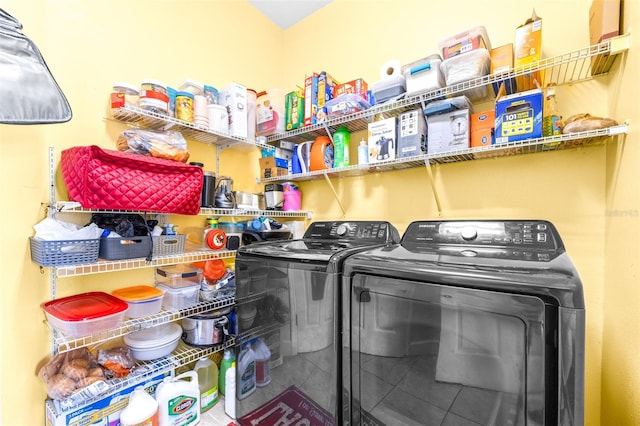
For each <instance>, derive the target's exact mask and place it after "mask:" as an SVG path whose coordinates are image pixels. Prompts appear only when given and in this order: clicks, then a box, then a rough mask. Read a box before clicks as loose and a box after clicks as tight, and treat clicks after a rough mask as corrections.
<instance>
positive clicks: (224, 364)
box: [218, 349, 235, 398]
mask: <svg viewBox="0 0 640 426" xmlns="http://www.w3.org/2000/svg"><path fill="white" fill-rule="evenodd" d="M233 361H234V359H233V352H231V349H225V350H224V355H223V357H222V361H221V362H220V374H219V383H218V391H219V392H220V394H221V395H226V392H227V391H226V387H227V370H228V369H229V368H231V364H233ZM229 394H230V396H231V397H232V398H235V393H234V390H233V389H230V390H229Z"/></svg>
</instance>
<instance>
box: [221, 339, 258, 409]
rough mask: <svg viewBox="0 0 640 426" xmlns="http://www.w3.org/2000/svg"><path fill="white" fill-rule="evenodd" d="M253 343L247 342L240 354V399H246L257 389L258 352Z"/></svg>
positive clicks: (238, 378)
mask: <svg viewBox="0 0 640 426" xmlns="http://www.w3.org/2000/svg"><path fill="white" fill-rule="evenodd" d="M251 343H252V342H248V343H246V344H245V345H244V346H243V348H242V350H241V351H240V354H239V355H238V372H237V373H238V377H237V380H238V399H244V398H246V397H248V396H249V395H251V394H252V393H253V392H255V390H256V354H255V352H254V351H253V349H252V348H251ZM227 371H228V370H227Z"/></svg>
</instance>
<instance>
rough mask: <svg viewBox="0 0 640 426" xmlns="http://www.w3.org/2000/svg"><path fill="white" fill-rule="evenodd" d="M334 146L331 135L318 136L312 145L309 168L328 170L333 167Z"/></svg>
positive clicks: (312, 169)
mask: <svg viewBox="0 0 640 426" xmlns="http://www.w3.org/2000/svg"><path fill="white" fill-rule="evenodd" d="M333 156H334V148H333V143H332V142H331V139H329V136H318V137H316V138H315V140H314V141H313V145H311V159H310V160H309V170H310V171H312V172H313V171H316V170H326V169H330V168H332V167H333Z"/></svg>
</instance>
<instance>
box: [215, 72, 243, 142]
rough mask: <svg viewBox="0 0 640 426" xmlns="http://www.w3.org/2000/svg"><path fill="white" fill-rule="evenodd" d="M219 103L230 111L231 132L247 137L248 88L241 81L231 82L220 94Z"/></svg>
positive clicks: (231, 133)
mask: <svg viewBox="0 0 640 426" xmlns="http://www.w3.org/2000/svg"><path fill="white" fill-rule="evenodd" d="M218 103H220V105H222V106H224V107H226V108H227V112H228V113H229V134H230V135H231V136H236V137H239V138H246V137H247V136H248V132H247V120H248V117H247V88H246V87H245V86H243V85H242V84H239V83H231V84H229V85H227V86H226V87H225V88H224V89H222V90H220V92H219V94H218Z"/></svg>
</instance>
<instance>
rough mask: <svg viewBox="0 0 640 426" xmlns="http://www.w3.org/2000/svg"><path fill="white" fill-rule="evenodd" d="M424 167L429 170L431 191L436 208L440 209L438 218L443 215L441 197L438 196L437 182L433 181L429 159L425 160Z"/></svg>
mask: <svg viewBox="0 0 640 426" xmlns="http://www.w3.org/2000/svg"><path fill="white" fill-rule="evenodd" d="M424 165H425V166H426V168H427V174H428V175H429V182H430V183H431V190H432V192H433V198H434V199H435V201H436V207H437V208H438V216H440V215H441V214H442V205H441V204H440V197H439V196H438V189H437V188H436V182H435V180H434V179H433V172H432V170H431V163H430V162H429V158H428V157H425V158H424Z"/></svg>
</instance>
